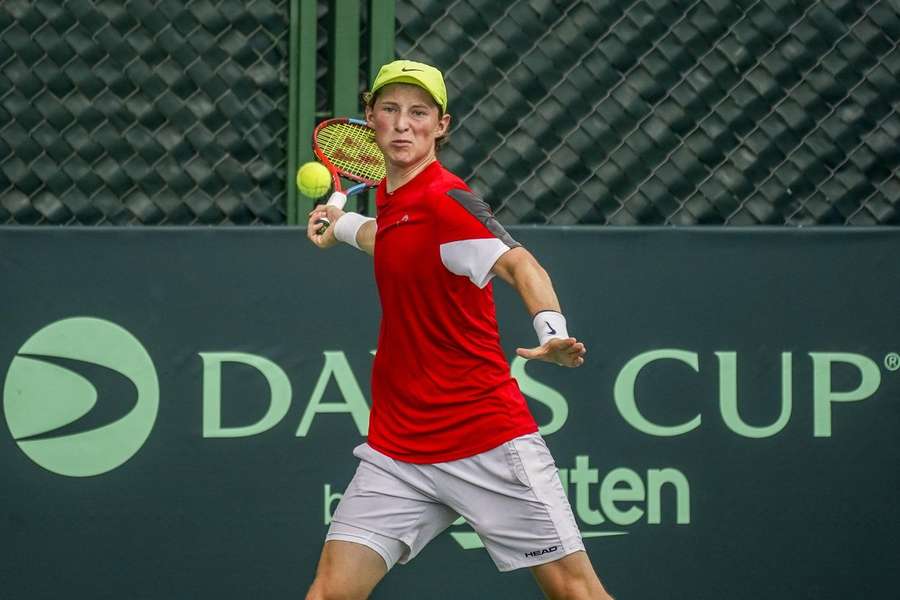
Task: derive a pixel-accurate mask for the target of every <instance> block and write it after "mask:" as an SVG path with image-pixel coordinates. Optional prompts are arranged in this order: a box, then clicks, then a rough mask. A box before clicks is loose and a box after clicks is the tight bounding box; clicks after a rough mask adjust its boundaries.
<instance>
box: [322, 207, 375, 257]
mask: <svg viewBox="0 0 900 600" xmlns="http://www.w3.org/2000/svg"><path fill="white" fill-rule="evenodd" d="M323 216H324V217H326V218H327V219H328V221H330V222H331V223H332V225H330V226H329V227H327V228H326V229H325V230H324V231H322V230H321V226H320V225H319V224H318V223H316V221H317V220H319V219H320V218H321V217H323ZM376 230H377V226H376V224H375V219H369V218H367V217H364V216H362V215H359V214H357V213H345V212H344V211H343V210H341V209H339V208H337V207H336V206H328V205H326V204H320V205H319V206H316V207H315V208H314V209H313V210H312V212H310V213H309V221H308V223H307V225H306V237H308V238H309V240H310V241H311V242H312V243H313V244H315V245H316V246H318V247H319V248H322V249H324V248H330V247H332V246H334V245H336V244H337V243H338V242H346V243H348V244H350V245H351V246H354V247H355V248H358V249H360V250H362V251H363V252H365V253H366V254H368V255H370V256H371V255H372V254H373V252H374V251H375V232H376Z"/></svg>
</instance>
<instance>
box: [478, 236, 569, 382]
mask: <svg viewBox="0 0 900 600" xmlns="http://www.w3.org/2000/svg"><path fill="white" fill-rule="evenodd" d="M491 272H492V273H493V274H494V275H496V276H497V277H499V278H500V279H502V280H503V281H505V282H506V283H508V284H510V285H511V286H513V287H514V288H515V289H516V291H517V292H519V295H520V296H521V297H522V301H523V302H524V303H525V308H526V309H527V310H528V314H530V315H531V317H532V324H533V325H534V328H535V332H536V333H537V334H538V339H539V340H540V341H541V345H540V346H537V347H536V348H530V349H526V348H518V349H517V350H516V354H518V355H519V356H522V357H524V358H527V359H537V360H544V361H547V362H552V363H556V364H558V365H562V366H566V367H579V366H581V365H582V364H583V363H584V354H585V353H586V352H587V349H586V348H585V346H584V344H583V343H582V342H579V341H578V340H576V339H575V338H573V337H569V335H568V332H567V331H566V323H565V317H563V316H562V313H561V311H560V306H559V299H558V298H557V297H556V292H555V291H554V289H553V283H552V282H551V281H550V276H549V275H548V274H547V271H546V270H544V268H543V267H542V266H541V265H540V263H538V261H537V259H535V258H534V256H532V254H531V253H530V252H529V251H528V250H526V249H525V248H522V247H521V246H519V247H516V248H512V249H511V250H509V251H507V252H505V253H504V254H503V255H501V256H500V258H498V259H497V261H496V262H495V263H494V266H493V267H492V268H491Z"/></svg>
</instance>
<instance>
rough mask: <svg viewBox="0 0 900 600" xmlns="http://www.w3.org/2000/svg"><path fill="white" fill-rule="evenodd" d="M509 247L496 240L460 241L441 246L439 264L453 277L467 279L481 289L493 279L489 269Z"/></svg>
mask: <svg viewBox="0 0 900 600" xmlns="http://www.w3.org/2000/svg"><path fill="white" fill-rule="evenodd" d="M507 250H510V247H509V246H507V245H506V244H504V243H503V242H501V241H500V240H498V239H497V238H494V237H492V238H484V239H477V240H460V241H458V242H448V243H446V244H441V262H442V263H444V266H445V267H447V270H448V271H450V272H451V273H453V274H454V275H461V276H463V277H468V278H469V280H470V281H471V282H472V283H474V284H475V285H477V286H478V287H480V288H483V287H484V286H486V285H487V284H488V282H489V281H490V280H491V279H492V278H493V277H494V274H493V273H491V268H492V267H493V266H494V263H495V262H497V259H498V258H500V257H501V256H502V255H503V254H504V253H505V252H506V251H507Z"/></svg>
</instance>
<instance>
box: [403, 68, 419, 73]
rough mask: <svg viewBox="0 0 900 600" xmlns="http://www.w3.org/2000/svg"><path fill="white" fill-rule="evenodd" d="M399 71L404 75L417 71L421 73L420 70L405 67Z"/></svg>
mask: <svg viewBox="0 0 900 600" xmlns="http://www.w3.org/2000/svg"><path fill="white" fill-rule="evenodd" d="M400 70H401V71H403V72H404V73H409V72H410V71H419V72H421V71H422V69H407V68H406V67H402V68H401V69H400Z"/></svg>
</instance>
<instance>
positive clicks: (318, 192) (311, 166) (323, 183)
mask: <svg viewBox="0 0 900 600" xmlns="http://www.w3.org/2000/svg"><path fill="white" fill-rule="evenodd" d="M297 188H298V189H299V190H300V193H301V194H303V195H304V196H308V197H309V198H320V197H322V196H324V195H325V193H326V192H328V190H329V188H331V173H329V172H328V169H326V168H325V165H323V164H322V163H320V162H316V161H314V160H312V161H310V162H308V163H306V164H304V165H301V167H300V168H299V169H297Z"/></svg>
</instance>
